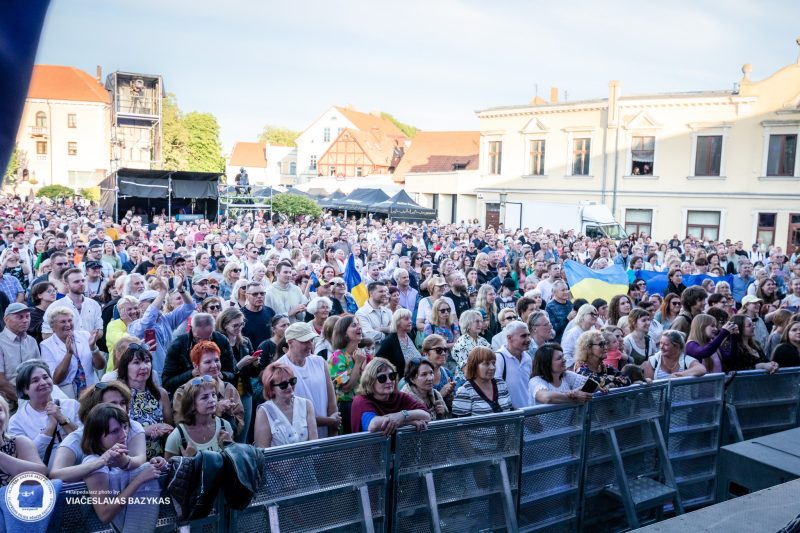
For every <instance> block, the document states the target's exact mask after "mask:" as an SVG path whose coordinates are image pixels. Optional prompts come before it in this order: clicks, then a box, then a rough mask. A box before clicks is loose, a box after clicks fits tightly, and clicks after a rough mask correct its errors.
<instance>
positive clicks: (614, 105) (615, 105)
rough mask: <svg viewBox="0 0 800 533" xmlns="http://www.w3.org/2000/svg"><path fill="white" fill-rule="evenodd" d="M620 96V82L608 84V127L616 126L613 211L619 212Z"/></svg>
mask: <svg viewBox="0 0 800 533" xmlns="http://www.w3.org/2000/svg"><path fill="white" fill-rule="evenodd" d="M619 96H620V83H619V81H618V80H613V81H612V82H611V83H609V84H608V128H614V183H613V189H612V194H611V212H612V213H613V214H614V215H615V216H616V212H617V175H618V174H619Z"/></svg>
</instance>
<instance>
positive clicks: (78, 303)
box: [42, 268, 103, 339]
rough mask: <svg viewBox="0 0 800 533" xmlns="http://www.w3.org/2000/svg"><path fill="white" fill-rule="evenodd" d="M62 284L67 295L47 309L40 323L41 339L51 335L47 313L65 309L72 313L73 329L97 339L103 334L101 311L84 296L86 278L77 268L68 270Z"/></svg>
mask: <svg viewBox="0 0 800 533" xmlns="http://www.w3.org/2000/svg"><path fill="white" fill-rule="evenodd" d="M64 284H65V285H66V286H67V295H66V296H65V297H64V298H61V299H60V300H56V301H55V302H53V303H52V304H50V307H48V308H47V313H45V318H44V322H43V323H42V337H43V338H47V337H49V336H50V335H52V334H53V330H52V329H51V328H50V324H49V320H48V317H49V313H50V312H52V311H53V310H54V309H57V308H61V307H65V308H67V309H69V310H71V311H72V314H73V317H74V318H73V320H74V322H73V324H74V325H75V329H78V330H82V331H88V332H89V333H90V334H94V335H95V338H98V339H99V338H100V337H101V336H102V334H103V317H102V309H101V308H100V304H99V303H97V302H96V301H94V300H92V299H91V298H87V297H86V296H84V294H85V293H86V276H85V275H84V274H83V272H82V271H81V270H80V269H79V268H70V269H69V270H67V271H66V272H64Z"/></svg>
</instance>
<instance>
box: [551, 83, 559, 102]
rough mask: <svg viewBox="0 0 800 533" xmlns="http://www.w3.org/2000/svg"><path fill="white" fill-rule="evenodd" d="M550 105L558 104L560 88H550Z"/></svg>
mask: <svg viewBox="0 0 800 533" xmlns="http://www.w3.org/2000/svg"><path fill="white" fill-rule="evenodd" d="M550 103H551V104H557V103H558V87H550Z"/></svg>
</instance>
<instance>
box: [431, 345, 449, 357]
mask: <svg viewBox="0 0 800 533" xmlns="http://www.w3.org/2000/svg"><path fill="white" fill-rule="evenodd" d="M431 351H433V352H436V354H437V355H443V354H446V353H449V352H450V350H449V349H448V348H446V347H444V348H443V347H441V346H437V347H436V348H431Z"/></svg>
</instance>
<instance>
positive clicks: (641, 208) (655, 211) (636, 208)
mask: <svg viewBox="0 0 800 533" xmlns="http://www.w3.org/2000/svg"><path fill="white" fill-rule="evenodd" d="M636 177H638V176H636ZM629 210H631V211H650V213H651V214H652V216H651V217H650V234H649V237H650V238H652V239H655V237H653V234H654V233H655V229H656V215H657V214H658V206H655V205H632V206H625V207H620V211H621V212H620V215H621V217H622V219H621V221H620V225H621V226H622V227H623V229H625V232H627V231H628V230H627V229H626V228H625V221H626V220H627V218H628V211H629ZM692 211H694V209H692ZM644 259H645V260H646V259H647V258H644Z"/></svg>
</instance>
